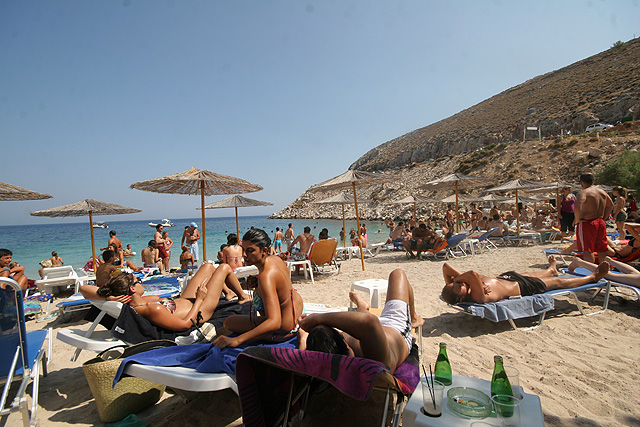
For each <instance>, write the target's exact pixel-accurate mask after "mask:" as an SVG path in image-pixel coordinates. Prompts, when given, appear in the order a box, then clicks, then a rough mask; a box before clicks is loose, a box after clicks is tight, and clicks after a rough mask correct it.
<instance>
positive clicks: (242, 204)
mask: <svg viewBox="0 0 640 427" xmlns="http://www.w3.org/2000/svg"><path fill="white" fill-rule="evenodd" d="M272 205H273V203H271V202H263V201H261V200H255V199H250V198H248V197H244V196H239V195H237V194H236V195H234V196H231V197H227V198H226V199H222V200H219V201H217V202H213V203H210V204H208V205H207V206H205V207H204V208H205V209H222V208H235V210H236V233H237V236H238V240H240V226H239V224H238V208H248V207H252V206H272ZM198 209H200V208H198Z"/></svg>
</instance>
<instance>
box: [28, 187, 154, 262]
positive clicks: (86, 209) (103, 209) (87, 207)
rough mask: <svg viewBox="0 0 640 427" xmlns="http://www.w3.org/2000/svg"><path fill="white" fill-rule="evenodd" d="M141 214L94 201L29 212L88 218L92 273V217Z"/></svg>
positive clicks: (93, 245) (136, 210)
mask: <svg viewBox="0 0 640 427" xmlns="http://www.w3.org/2000/svg"><path fill="white" fill-rule="evenodd" d="M136 212H142V211H141V210H140V209H135V208H128V207H126V206H121V205H116V204H114V203H107V202H100V201H98V200H94V199H86V200H83V201H81V202H78V203H72V204H70V205H64V206H58V207H57V208H51V209H44V210H41V211H36V212H31V215H33V216H50V217H68V216H87V215H88V216H89V229H90V230H91V254H92V255H93V271H94V273H95V271H96V269H97V263H96V261H95V260H96V247H95V241H94V238H93V215H121V214H130V213H136Z"/></svg>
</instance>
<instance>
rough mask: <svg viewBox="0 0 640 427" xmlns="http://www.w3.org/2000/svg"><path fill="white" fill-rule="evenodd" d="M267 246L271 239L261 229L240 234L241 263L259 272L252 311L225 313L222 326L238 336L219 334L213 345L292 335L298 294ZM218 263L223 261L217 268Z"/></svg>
mask: <svg viewBox="0 0 640 427" xmlns="http://www.w3.org/2000/svg"><path fill="white" fill-rule="evenodd" d="M270 246H271V239H270V238H269V236H268V235H267V233H266V232H264V231H263V230H259V229H252V230H249V231H247V233H246V234H245V235H244V236H243V237H242V250H243V255H244V261H245V264H246V265H255V266H256V267H258V271H259V274H258V278H257V279H258V280H257V282H258V284H257V287H256V289H255V291H254V293H253V302H252V313H251V314H250V315H249V316H244V315H232V316H229V317H228V318H227V319H226V320H225V322H224V326H225V328H227V329H229V330H230V331H232V332H235V333H237V334H240V335H238V336H236V337H228V336H220V337H218V338H217V339H216V340H215V341H214V342H213V344H214V345H217V346H218V347H222V348H224V347H237V346H239V345H240V344H243V343H246V342H252V341H257V340H265V341H270V342H281V341H285V340H288V339H290V338H292V337H293V336H294V335H295V333H296V331H297V326H298V322H297V317H296V316H297V315H296V313H298V314H301V313H302V309H303V304H302V297H300V295H299V294H298V292H297V291H296V290H295V289H293V287H292V286H291V277H290V273H289V269H288V268H287V266H286V265H285V263H284V261H282V259H280V258H279V257H278V256H276V255H268V253H269V248H270ZM222 266H224V264H222V265H221V266H220V267H219V268H221V267H222ZM254 312H259V313H260V314H261V316H257V315H256V314H254Z"/></svg>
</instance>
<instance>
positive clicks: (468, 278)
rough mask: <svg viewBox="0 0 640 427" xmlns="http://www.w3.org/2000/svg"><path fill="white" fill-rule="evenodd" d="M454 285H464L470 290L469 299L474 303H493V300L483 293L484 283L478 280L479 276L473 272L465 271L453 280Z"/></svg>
mask: <svg viewBox="0 0 640 427" xmlns="http://www.w3.org/2000/svg"><path fill="white" fill-rule="evenodd" d="M453 281H454V282H456V283H466V284H467V285H468V286H469V289H471V292H470V294H471V299H472V300H473V301H474V302H477V303H479V304H483V303H485V302H493V299H492V298H491V297H489V295H488V294H486V293H485V287H484V283H482V279H480V275H479V274H478V273H476V272H475V271H473V270H471V271H467V272H465V273H462V274H461V275H459V276H458V277H456V278H454V279H453Z"/></svg>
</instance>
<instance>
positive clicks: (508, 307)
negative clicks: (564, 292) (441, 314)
mask: <svg viewBox="0 0 640 427" xmlns="http://www.w3.org/2000/svg"><path fill="white" fill-rule="evenodd" d="M456 305H457V306H459V307H462V308H464V309H465V310H466V311H469V312H471V314H473V315H474V316H479V317H483V318H485V319H489V320H491V321H492V322H501V321H503V320H508V319H520V318H524V317H531V316H536V315H539V314H541V313H544V312H546V311H549V310H553V308H554V299H553V295H549V294H536V295H531V296H528V297H524V298H514V299H505V300H501V301H496V302H487V303H484V304H476V303H469V302H461V303H458V304H456Z"/></svg>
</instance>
